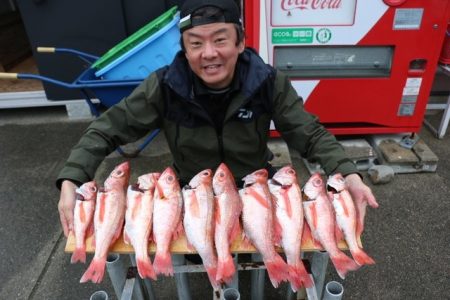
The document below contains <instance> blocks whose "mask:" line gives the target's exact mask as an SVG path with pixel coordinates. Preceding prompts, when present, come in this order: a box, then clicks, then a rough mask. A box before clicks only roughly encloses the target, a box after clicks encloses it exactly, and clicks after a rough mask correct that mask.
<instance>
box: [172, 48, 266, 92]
mask: <svg viewBox="0 0 450 300" xmlns="http://www.w3.org/2000/svg"><path fill="white" fill-rule="evenodd" d="M237 64H238V66H237V72H236V74H235V78H234V79H233V80H234V81H233V82H234V83H233V86H234V87H236V86H237V87H239V86H240V87H241V93H242V94H243V96H244V98H247V97H249V96H250V95H252V94H253V93H254V92H255V91H256V90H258V88H259V87H260V86H261V84H263V83H264V81H265V80H267V78H268V77H269V76H270V74H271V73H272V72H273V68H271V67H270V66H268V65H266V64H265V63H264V61H263V60H262V59H261V58H260V57H259V56H258V55H257V54H256V52H255V50H253V49H251V48H246V49H245V50H244V52H243V53H241V54H240V55H239V57H238V61H237ZM194 76H195V75H194V74H193V72H192V70H191V69H190V67H189V64H188V61H187V59H186V57H185V55H184V52H183V51H180V52H178V53H177V55H176V56H175V58H174V60H173V62H172V63H171V64H170V65H169V69H168V71H167V72H166V74H165V76H164V79H163V81H164V82H165V83H166V84H167V85H169V87H170V88H171V89H172V90H173V91H174V92H176V93H177V94H178V95H180V96H182V97H183V98H185V99H193V97H194V94H193V91H194V89H193V87H194V82H193V78H194Z"/></svg>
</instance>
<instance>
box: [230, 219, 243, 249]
mask: <svg viewBox="0 0 450 300" xmlns="http://www.w3.org/2000/svg"><path fill="white" fill-rule="evenodd" d="M241 233H242V228H241V222H240V220H239V218H236V221H235V222H234V225H233V228H232V229H231V232H230V238H229V239H228V240H229V241H230V243H232V242H233V241H234V240H235V239H236V238H237V237H238V236H239V235H240V234H241Z"/></svg>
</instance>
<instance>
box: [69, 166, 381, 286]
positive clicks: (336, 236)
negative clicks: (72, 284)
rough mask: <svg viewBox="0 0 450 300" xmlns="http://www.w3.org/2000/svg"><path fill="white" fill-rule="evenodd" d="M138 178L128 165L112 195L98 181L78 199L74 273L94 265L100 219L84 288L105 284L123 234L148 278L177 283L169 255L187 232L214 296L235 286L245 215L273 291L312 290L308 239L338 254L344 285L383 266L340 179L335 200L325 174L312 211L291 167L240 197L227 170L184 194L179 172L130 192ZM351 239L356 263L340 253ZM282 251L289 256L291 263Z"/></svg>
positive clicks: (332, 182) (256, 181) (147, 180)
mask: <svg viewBox="0 0 450 300" xmlns="http://www.w3.org/2000/svg"><path fill="white" fill-rule="evenodd" d="M129 176H130V168H129V164H128V162H125V163H122V164H120V165H119V166H117V167H116V168H115V169H114V171H113V172H112V173H111V175H110V176H109V177H108V179H107V180H106V181H105V184H104V188H99V189H98V191H97V187H96V184H95V182H93V181H92V182H88V183H85V184H83V185H82V186H81V187H80V188H79V189H78V190H77V201H76V206H75V212H74V213H75V217H74V222H75V226H74V227H75V232H74V234H75V240H76V250H75V251H74V253H73V255H72V263H74V262H76V261H82V262H85V260H86V254H85V238H86V235H89V234H91V233H92V232H93V230H92V221H91V220H92V219H93V220H94V221H93V227H94V228H95V234H94V239H93V241H94V245H95V255H94V258H93V260H92V262H91V264H90V266H89V267H88V269H87V271H86V272H85V274H84V275H83V276H82V278H81V280H80V282H86V281H88V280H91V281H93V282H100V281H101V280H102V278H103V274H104V268H105V263H106V256H107V254H108V249H109V247H110V245H112V244H113V243H114V242H115V241H116V240H117V238H119V237H120V235H121V233H122V228H123V237H124V242H125V243H127V244H131V245H132V246H133V248H134V250H135V255H136V262H137V269H138V272H139V274H140V276H141V277H143V278H145V277H147V278H152V279H156V276H157V274H164V275H173V266H172V261H171V255H170V245H171V242H172V241H173V240H174V239H176V238H177V237H178V235H179V234H181V233H183V231H184V232H185V234H186V238H187V240H188V243H189V244H190V246H191V247H192V248H193V249H192V250H196V251H197V252H198V254H199V255H200V257H201V258H202V261H203V265H204V267H205V269H206V271H207V273H208V277H209V279H210V282H211V284H212V286H213V287H214V288H217V287H218V286H219V284H220V283H227V282H230V281H231V280H232V278H233V276H234V273H235V272H236V269H235V266H234V263H233V259H232V256H231V252H230V246H231V242H232V241H233V240H234V239H235V238H236V237H237V236H239V235H240V234H241V232H242V230H241V226H240V222H239V217H240V216H241V214H242V224H243V235H244V240H245V241H247V242H248V243H251V244H252V245H253V246H254V247H255V248H256V249H257V250H258V252H259V253H260V254H261V256H262V258H263V261H264V264H265V266H266V268H267V271H268V274H269V278H270V280H271V282H272V284H273V286H274V287H277V286H278V285H279V283H280V282H281V281H289V282H290V283H291V286H292V289H293V290H294V291H296V290H298V289H299V288H300V287H302V286H305V287H311V286H312V285H313V282H312V281H311V279H310V277H309V276H308V274H307V272H306V269H305V267H304V265H303V263H302V260H301V259H300V246H301V241H302V235H304V234H309V235H310V234H311V233H312V236H313V237H314V240H315V241H316V243H317V245H318V246H321V247H323V249H324V250H326V251H328V252H329V254H330V258H331V260H332V262H333V264H334V266H335V267H336V270H337V272H338V274H339V275H340V276H341V277H342V278H344V277H345V274H346V273H347V272H348V271H351V270H356V269H358V268H359V266H360V265H364V264H373V263H374V261H373V260H372V259H371V258H370V257H369V256H368V255H367V254H366V253H365V252H364V251H363V250H362V249H361V248H360V247H359V246H358V243H357V240H358V238H359V235H360V234H361V231H362V221H363V218H364V215H363V213H359V214H358V212H357V209H356V208H355V205H354V204H353V200H352V199H351V197H350V194H349V193H348V191H347V190H346V188H345V181H344V179H343V178H342V176H341V175H339V174H336V175H334V176H331V177H330V178H329V180H328V185H329V186H330V187H332V188H333V191H334V193H331V192H330V193H327V192H326V190H325V184H324V182H323V181H322V178H321V176H320V175H319V174H315V175H313V176H312V177H311V178H310V179H309V180H308V182H307V183H306V185H305V187H304V194H305V195H306V196H307V198H308V199H307V201H305V200H303V197H302V192H301V189H300V186H299V184H298V181H297V177H296V172H295V170H294V169H293V168H292V167H291V166H286V167H284V168H282V169H280V170H279V171H278V172H277V173H276V174H275V175H274V176H273V178H272V179H270V180H269V179H268V173H267V171H266V170H265V169H261V170H258V171H255V172H254V173H252V174H250V175H247V176H246V177H245V178H244V179H243V180H244V188H243V189H241V190H239V191H238V189H237V187H236V184H235V181H234V177H233V175H232V174H231V172H230V170H229V169H228V168H227V166H226V165H225V164H221V165H220V166H219V167H218V169H217V170H216V171H215V173H213V171H212V170H210V169H207V170H204V171H201V172H200V173H199V174H197V175H196V176H195V177H194V178H192V180H191V181H190V182H189V184H188V185H187V186H185V187H183V189H181V187H180V185H179V183H178V180H177V178H176V175H175V173H174V171H173V170H172V169H171V168H170V167H169V168H167V169H166V170H165V171H164V172H163V173H162V174H159V173H149V174H145V175H142V176H140V177H139V178H138V182H137V183H136V184H134V185H130V186H128V181H129ZM127 187H128V190H127ZM357 208H359V207H357ZM361 209H363V210H365V207H361ZM361 215H362V219H359V217H360V216H361ZM304 220H306V221H307V222H306V223H305V222H304ZM358 220H359V221H358ZM124 222H125V226H123V223H124ZM304 224H306V226H304ZM336 224H337V225H338V226H336ZM357 224H360V225H359V226H357ZM308 225H309V226H308ZM357 227H358V228H357ZM89 228H91V229H89ZM308 228H311V229H310V231H309V230H308ZM338 228H340V229H341V230H337V229H338ZM342 233H343V236H344V238H345V240H346V242H347V244H348V246H349V249H350V252H351V254H352V256H353V258H354V260H352V259H351V258H350V257H348V256H347V255H346V254H345V253H344V252H342V251H341V250H339V249H338V247H337V241H339V240H340V239H341V238H342ZM149 240H153V241H154V242H155V244H156V253H155V259H154V262H153V265H152V263H151V260H150V257H149V255H148V244H149ZM275 245H279V246H281V247H282V248H283V250H284V252H285V255H286V262H285V261H284V260H283V258H282V257H281V256H280V255H279V254H278V253H277V252H276V249H275Z"/></svg>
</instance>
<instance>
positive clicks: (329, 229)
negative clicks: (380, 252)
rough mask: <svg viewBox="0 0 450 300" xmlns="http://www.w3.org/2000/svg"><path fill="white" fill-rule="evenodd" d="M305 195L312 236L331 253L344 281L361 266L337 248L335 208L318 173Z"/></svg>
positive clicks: (312, 179)
mask: <svg viewBox="0 0 450 300" xmlns="http://www.w3.org/2000/svg"><path fill="white" fill-rule="evenodd" d="M304 193H305V195H306V196H307V197H308V198H309V201H303V208H304V212H305V217H306V221H307V222H308V225H309V227H310V228H311V232H312V235H313V237H314V239H315V240H317V241H319V242H320V244H321V245H322V247H323V248H324V249H325V250H326V251H327V252H328V253H329V255H330V259H331V261H332V262H333V265H334V267H335V268H336V271H337V273H338V275H339V276H340V277H341V278H342V279H344V278H345V275H346V274H347V272H348V271H354V270H357V269H358V268H359V266H358V265H357V264H356V263H355V262H354V261H353V260H352V259H351V258H349V257H348V256H347V255H345V253H344V252H342V251H341V250H339V248H338V247H337V242H336V238H335V226H336V225H335V216H334V212H333V206H332V204H331V201H330V199H329V198H328V197H329V195H327V193H326V191H325V184H324V182H323V180H322V177H321V176H320V175H319V174H318V173H316V174H314V175H313V176H311V178H310V179H309V180H308V182H307V183H306V185H305V187H304Z"/></svg>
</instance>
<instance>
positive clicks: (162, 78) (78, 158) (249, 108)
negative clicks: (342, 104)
mask: <svg viewBox="0 0 450 300" xmlns="http://www.w3.org/2000/svg"><path fill="white" fill-rule="evenodd" d="M192 76H193V75H192V72H191V71H190V69H189V67H188V63H187V61H186V59H185V57H184V54H183V53H182V52H180V53H179V54H178V55H177V56H176V58H175V59H174V62H173V63H172V64H171V65H170V66H168V67H165V68H162V69H160V70H158V71H157V72H155V73H153V74H152V75H150V76H149V78H147V79H146V80H144V81H143V82H142V84H140V85H139V86H138V87H137V88H136V89H135V90H134V91H133V92H132V94H131V95H130V96H129V97H126V98H125V99H123V100H122V101H121V102H120V103H118V104H117V105H115V106H113V107H111V108H110V109H108V110H107V111H106V112H104V113H103V114H102V115H101V116H100V117H99V118H98V119H96V120H95V121H94V122H93V123H92V124H91V125H90V127H89V128H88V129H87V131H86V132H85V134H84V135H83V136H82V138H81V139H80V141H79V143H78V144H77V145H76V146H75V147H74V148H73V149H72V152H71V154H70V156H69V158H68V160H67V162H66V164H65V167H64V168H63V170H62V171H61V173H60V174H59V176H58V181H57V184H58V185H60V183H61V181H62V179H71V180H72V181H76V182H80V183H81V182H86V181H88V180H90V179H92V178H93V177H94V175H95V171H96V169H97V167H98V165H99V164H100V163H101V162H102V160H103V159H104V158H105V156H107V155H108V154H109V153H111V152H112V151H114V149H116V148H117V147H118V146H119V145H123V144H126V143H129V142H133V141H136V140H137V139H139V138H141V137H142V136H144V135H145V134H148V133H149V131H152V130H154V129H156V128H162V130H163V132H164V133H165V136H166V139H167V142H168V144H169V147H170V150H171V153H172V155H173V160H174V168H175V169H176V171H177V172H178V175H179V177H180V180H182V181H184V182H187V181H189V180H190V179H191V178H192V177H193V176H194V175H195V174H197V173H198V172H199V171H201V170H203V169H206V168H211V169H214V168H216V167H217V166H218V165H219V164H220V163H221V162H225V163H226V164H227V165H228V166H229V167H230V169H231V171H232V172H233V174H234V175H235V177H236V179H237V180H239V179H240V178H242V177H243V176H245V175H247V174H249V173H251V172H253V171H255V170H257V169H260V168H264V167H266V166H267V163H268V161H269V160H270V159H271V157H272V153H271V152H270V150H269V149H268V147H267V142H268V138H269V127H270V121H271V120H273V122H274V124H275V126H276V129H277V130H278V131H279V132H280V133H281V135H282V137H283V139H284V140H285V141H286V142H287V144H288V145H289V146H290V147H291V148H293V149H296V150H298V151H299V153H300V155H301V156H302V157H305V158H308V159H312V160H315V161H318V162H320V163H321V165H322V167H323V169H324V170H325V172H326V173H327V174H331V173H334V172H341V173H343V175H346V174H349V173H353V172H356V171H357V170H356V166H355V165H354V164H353V162H351V161H350V160H348V159H347V158H346V156H345V154H344V150H343V148H342V147H341V145H340V144H339V143H338V142H337V141H336V139H335V138H334V136H333V135H331V134H330V133H328V131H327V130H326V129H325V128H324V127H323V126H322V125H320V124H319V123H318V119H317V118H316V117H315V116H313V115H311V114H309V113H307V112H306V111H305V110H304V109H303V103H302V101H301V98H299V96H298V95H297V93H296V91H295V90H294V88H293V87H292V85H291V83H290V81H289V78H288V77H287V76H286V75H284V74H282V73H281V72H277V71H276V70H275V69H274V68H272V67H271V66H269V65H267V64H265V63H264V62H263V61H262V59H261V58H260V57H259V56H258V55H257V54H255V53H254V52H253V51H251V50H250V49H246V50H245V51H244V53H243V54H241V55H240V57H239V60H238V68H237V71H236V74H235V80H237V83H238V85H239V87H240V89H239V91H238V92H237V93H234V94H232V97H231V98H230V103H229V106H228V110H227V112H226V114H225V120H224V123H223V126H222V128H219V129H217V128H216V127H215V126H214V124H213V121H212V120H211V118H210V117H209V115H208V114H207V113H206V111H205V110H204V109H203V107H202V106H201V105H199V104H198V102H197V101H196V99H195V94H194V92H193V91H194V89H193V83H192ZM161 171H162V170H161Z"/></svg>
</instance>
